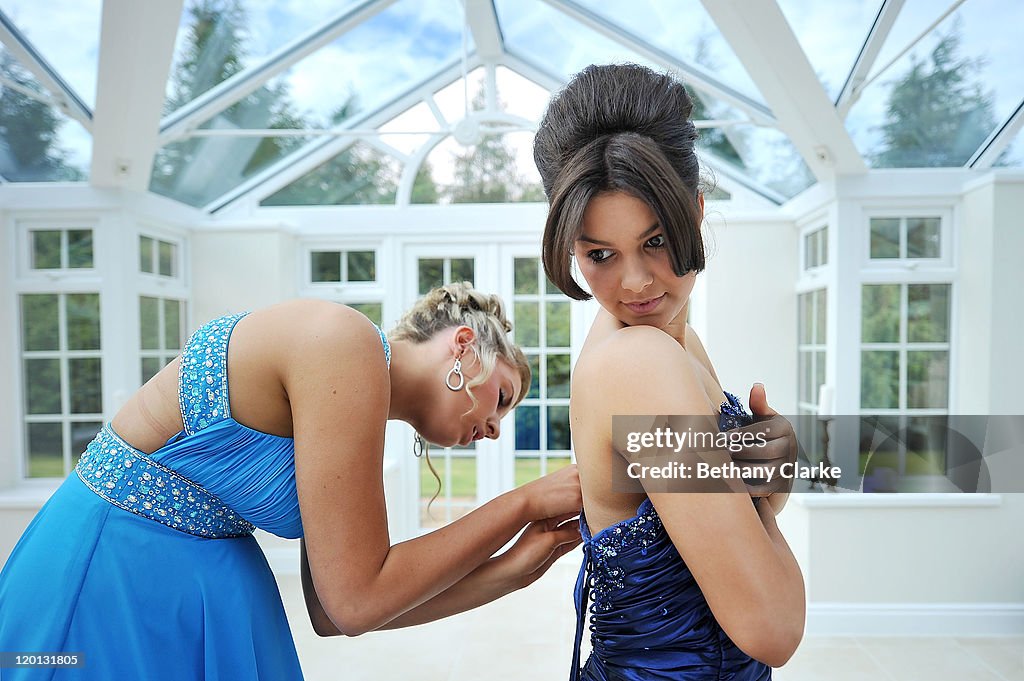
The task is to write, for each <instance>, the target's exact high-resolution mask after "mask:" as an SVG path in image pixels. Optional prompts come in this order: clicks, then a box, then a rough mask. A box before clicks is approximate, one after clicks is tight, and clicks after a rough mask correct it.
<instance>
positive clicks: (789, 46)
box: [701, 0, 867, 181]
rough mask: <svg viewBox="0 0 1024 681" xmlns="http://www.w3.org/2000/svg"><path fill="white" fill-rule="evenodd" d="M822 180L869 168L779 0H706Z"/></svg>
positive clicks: (780, 122) (781, 124) (781, 123)
mask: <svg viewBox="0 0 1024 681" xmlns="http://www.w3.org/2000/svg"><path fill="white" fill-rule="evenodd" d="M701 2H702V3H703V4H704V8H705V9H706V10H707V11H708V14H710V15H711V18H712V20H713V21H714V22H715V24H716V26H717V27H718V30H719V31H721V33H722V35H723V36H724V37H725V39H726V40H727V41H728V42H729V45H730V46H732V49H733V51H734V52H735V53H736V56H737V57H739V60H740V62H741V63H742V64H743V66H744V68H746V70H747V73H749V74H750V77H751V78H752V79H753V80H754V83H756V84H757V87H758V89H759V90H760V91H761V94H762V95H764V98H765V100H766V101H767V102H768V105H769V106H770V107H771V109H772V111H773V112H774V113H775V116H776V117H777V118H778V127H779V129H780V130H782V132H783V133H785V134H786V135H787V136H788V137H789V139H790V141H791V142H792V143H793V146H795V147H796V149H797V151H798V152H799V153H800V155H801V156H802V157H803V159H804V162H805V163H806V164H807V166H808V167H809V168H810V170H811V172H812V173H814V176H815V177H816V178H817V179H818V181H825V180H829V179H831V178H832V177H834V175H836V174H860V173H865V172H867V166H866V165H865V163H864V159H863V158H861V156H860V153H859V152H858V151H857V148H856V147H855V146H854V144H853V140H852V139H850V135H849V133H848V132H847V131H846V128H845V127H844V126H843V121H842V120H841V119H840V118H839V114H838V113H837V112H836V109H835V107H834V106H833V105H832V102H831V101H829V98H828V95H827V93H826V92H825V88H824V87H823V86H822V84H821V82H820V81H819V80H818V76H817V75H815V73H814V69H813V67H812V66H811V63H810V62H809V61H808V59H807V55H806V54H804V51H803V49H802V48H801V47H800V43H799V42H798V41H797V39H796V36H795V35H794V34H793V29H792V28H790V26H789V23H787V21H786V17H785V16H784V15H783V14H782V10H781V9H780V8H779V6H778V5H777V4H776V2H775V0H701Z"/></svg>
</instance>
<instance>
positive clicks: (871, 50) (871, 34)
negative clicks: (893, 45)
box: [836, 0, 904, 120]
mask: <svg viewBox="0 0 1024 681" xmlns="http://www.w3.org/2000/svg"><path fill="white" fill-rule="evenodd" d="M903 2H904V0H884V2H882V6H881V7H880V8H879V9H878V14H877V15H876V16H875V21H874V23H873V24H871V30H870V31H868V37H867V38H866V39H865V40H864V44H863V45H861V48H860V53H859V54H858V55H857V59H856V60H855V61H854V62H853V68H851V69H850V74H849V75H848V76H847V77H846V83H844V84H843V89H842V91H841V92H840V93H839V96H838V97H837V98H836V109H837V110H838V111H839V117H840V118H842V119H844V120H845V119H846V114H848V113H849V112H850V108H851V107H852V106H853V105H854V103H855V102H856V101H857V99H858V98H860V94H861V92H863V86H864V81H865V80H867V77H868V74H869V73H871V67H873V66H874V65H875V60H876V59H878V54H879V53H880V52H881V51H882V46H883V45H884V44H885V39H886V38H888V37H889V31H891V30H892V27H893V24H895V23H896V17H897V16H899V13H900V10H901V9H903Z"/></svg>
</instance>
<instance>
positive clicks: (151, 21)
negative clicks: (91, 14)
mask: <svg viewBox="0 0 1024 681" xmlns="http://www.w3.org/2000/svg"><path fill="white" fill-rule="evenodd" d="M183 4H184V1H183V0H162V1H161V2H157V3H145V2H138V1H137V0H105V1H104V3H103V23H102V28H101V31H100V58H99V73H98V77H97V80H96V82H97V86H96V114H95V117H94V120H93V131H92V137H93V143H92V168H91V171H90V173H89V183H90V184H92V185H93V186H94V187H123V188H126V189H132V190H136V191H145V190H146V189H148V187H149V179H150V175H151V173H152V170H153V157H154V155H155V154H156V150H157V148H158V147H157V137H158V134H159V130H160V114H161V113H162V111H163V105H164V94H165V88H166V84H167V77H168V74H169V73H170V70H171V61H172V60H173V57H174V39H175V36H176V34H177V31H178V22H179V21H180V20H181V10H182V6H183Z"/></svg>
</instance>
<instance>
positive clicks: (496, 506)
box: [283, 304, 580, 635]
mask: <svg viewBox="0 0 1024 681" xmlns="http://www.w3.org/2000/svg"><path fill="white" fill-rule="evenodd" d="M315 312H316V314H311V315H310V319H309V320H308V321H307V322H304V324H303V328H301V329H299V330H298V332H297V333H296V336H297V339H298V340H297V342H296V344H295V346H294V347H292V348H289V352H288V354H287V357H288V358H289V360H288V362H287V365H286V366H285V367H284V369H283V383H284V386H285V389H286V391H287V394H288V398H289V401H290V402H291V406H292V419H293V427H294V436H295V478H296V487H297V489H298V495H299V507H300V511H301V514H302V525H303V532H304V536H305V547H306V552H307V557H308V567H309V578H310V579H309V581H310V582H311V583H312V585H313V586H314V587H315V591H316V594H317V596H318V598H319V602H320V604H321V605H322V609H323V611H324V613H325V614H326V615H327V616H328V619H330V620H331V622H333V624H334V625H335V626H336V627H337V628H338V629H339V630H340V631H341V632H343V633H345V634H348V635H357V634H360V633H363V632H366V631H372V630H374V629H376V628H378V627H380V626H382V625H384V624H386V623H387V622H390V621H392V620H394V619H395V618H396V617H398V616H399V615H401V614H402V613H405V612H407V611H408V610H411V609H412V608H414V607H416V606H418V605H420V604H422V603H424V602H426V601H428V600H429V599H431V598H433V597H434V596H436V595H437V594H439V593H441V592H442V591H444V590H446V589H448V588H449V587H450V586H452V585H453V584H455V583H456V582H458V581H459V580H461V579H462V578H464V577H466V576H467V575H468V574H469V573H470V572H472V571H473V570H474V569H476V568H477V567H478V566H479V565H481V564H482V563H483V562H484V561H486V560H487V559H488V558H490V557H491V556H492V555H493V554H494V553H495V552H496V551H497V550H498V549H500V548H501V547H502V546H503V545H504V544H505V543H507V542H508V540H509V539H511V538H512V537H513V536H515V534H516V533H517V532H519V530H520V529H522V527H523V526H524V525H526V524H527V523H528V522H530V521H533V520H537V519H541V518H548V517H557V516H560V515H564V514H566V513H569V512H571V511H574V510H577V509H578V508H579V506H580V495H579V489H578V485H579V482H578V477H577V476H576V473H575V469H565V470H564V472H563V471H559V473H558V474H555V475H551V476H547V477H546V478H542V479H541V480H537V481H534V482H532V483H530V484H528V485H526V486H524V487H521V488H519V489H518V490H513V491H512V492H508V493H506V494H503V495H501V496H499V497H498V498H496V499H494V500H493V501H491V502H490V503H488V504H485V505H484V506H482V507H481V508H479V509H477V510H476V511H474V512H473V513H470V514H468V515H466V516H464V517H463V518H460V519H459V520H457V521H455V522H454V523H451V524H450V525H447V526H446V527H443V528H441V529H439V530H436V531H434V532H431V533H430V534H427V535H425V536H423V537H419V538H417V539H413V540H410V541H407V542H403V543H401V544H397V545H395V546H391V543H390V539H389V537H388V529H387V510H386V507H385V504H384V489H383V488H384V483H383V475H382V469H383V447H384V424H385V423H386V421H387V418H388V407H389V400H390V380H389V377H388V369H387V366H386V364H385V362H384V357H383V352H382V351H381V347H380V338H379V336H378V335H377V333H376V330H375V329H373V327H372V326H371V325H369V324H368V323H367V322H366V319H365V318H364V317H362V315H360V314H358V313H356V312H354V311H352V310H349V309H348V308H344V307H341V306H337V305H329V304H326V305H323V306H318V307H316V309H315ZM574 487H575V490H574Z"/></svg>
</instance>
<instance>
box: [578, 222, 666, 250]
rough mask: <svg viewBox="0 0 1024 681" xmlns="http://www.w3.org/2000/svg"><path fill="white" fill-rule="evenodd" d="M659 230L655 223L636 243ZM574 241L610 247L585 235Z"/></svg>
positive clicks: (659, 225) (606, 243)
mask: <svg viewBox="0 0 1024 681" xmlns="http://www.w3.org/2000/svg"><path fill="white" fill-rule="evenodd" d="M659 229H661V224H659V223H657V222H655V223H654V224H653V225H651V226H650V227H648V228H647V231H646V232H644V233H643V234H641V235H640V237H639V238H638V239H637V241H643V240H644V239H646V238H647V237H649V236H650V235H651V234H653V233H654V232H656V231H658V230H659ZM576 241H585V242H587V243H588V244H594V245H595V246H611V244H610V243H608V242H607V241H601V240H600V239H592V238H591V237H589V236H587V235H586V234H580V236H579V238H577V239H576Z"/></svg>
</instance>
